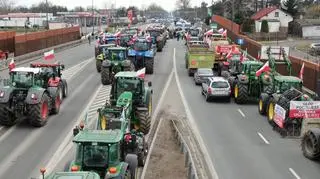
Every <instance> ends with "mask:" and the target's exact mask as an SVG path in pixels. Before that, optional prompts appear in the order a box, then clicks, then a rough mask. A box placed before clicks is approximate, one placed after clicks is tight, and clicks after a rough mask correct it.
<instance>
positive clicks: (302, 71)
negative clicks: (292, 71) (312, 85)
mask: <svg viewBox="0 0 320 179" xmlns="http://www.w3.org/2000/svg"><path fill="white" fill-rule="evenodd" d="M303 74H304V62H303V64H302V66H301V69H300V72H299V78H300V79H301V80H302V81H303Z"/></svg>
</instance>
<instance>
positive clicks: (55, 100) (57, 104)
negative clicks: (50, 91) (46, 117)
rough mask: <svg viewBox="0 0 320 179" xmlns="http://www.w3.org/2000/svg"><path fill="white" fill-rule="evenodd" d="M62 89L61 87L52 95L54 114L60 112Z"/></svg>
mask: <svg viewBox="0 0 320 179" xmlns="http://www.w3.org/2000/svg"><path fill="white" fill-rule="evenodd" d="M60 90H61V89H58V90H57V93H56V95H55V96H53V97H52V114H58V113H59V111H60V105H61V97H60V95H61V94H60Z"/></svg>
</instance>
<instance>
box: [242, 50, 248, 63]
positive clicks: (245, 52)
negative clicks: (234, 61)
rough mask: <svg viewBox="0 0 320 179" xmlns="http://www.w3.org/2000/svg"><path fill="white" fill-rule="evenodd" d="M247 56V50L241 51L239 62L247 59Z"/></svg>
mask: <svg viewBox="0 0 320 179" xmlns="http://www.w3.org/2000/svg"><path fill="white" fill-rule="evenodd" d="M247 55H248V52H247V50H246V51H243V53H242V55H241V57H240V61H241V62H243V61H245V60H246V59H247Z"/></svg>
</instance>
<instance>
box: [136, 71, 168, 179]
mask: <svg viewBox="0 0 320 179" xmlns="http://www.w3.org/2000/svg"><path fill="white" fill-rule="evenodd" d="M173 71H174V69H172V70H171V73H170V75H169V77H168V80H167V82H166V84H165V87H164V89H163V90H162V94H161V96H160V99H159V102H158V105H157V107H156V110H155V112H154V113H153V115H152V121H154V120H155V119H156V117H157V115H158V113H159V112H160V109H161V106H162V103H163V100H164V97H165V96H166V93H167V91H168V88H169V85H170V83H171V81H172V78H173ZM159 120H160V121H159V124H158V126H157V129H156V132H155V133H154V137H153V139H152V141H151V145H150V147H149V152H148V156H147V158H146V161H145V165H144V167H143V170H142V173H141V179H144V178H145V175H146V173H147V168H148V165H149V161H150V156H151V151H152V150H153V147H154V144H155V141H156V138H157V135H158V131H159V128H160V125H161V124H162V120H163V119H162V118H160V119H159ZM152 124H154V122H153V123H152ZM151 129H152V125H151ZM148 138H149V135H148V136H146V140H147V141H148Z"/></svg>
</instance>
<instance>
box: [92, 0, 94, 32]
mask: <svg viewBox="0 0 320 179" xmlns="http://www.w3.org/2000/svg"><path fill="white" fill-rule="evenodd" d="M92 23H93V24H92V25H93V27H92V34H93V35H94V23H95V18H94V10H93V0H92Z"/></svg>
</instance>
